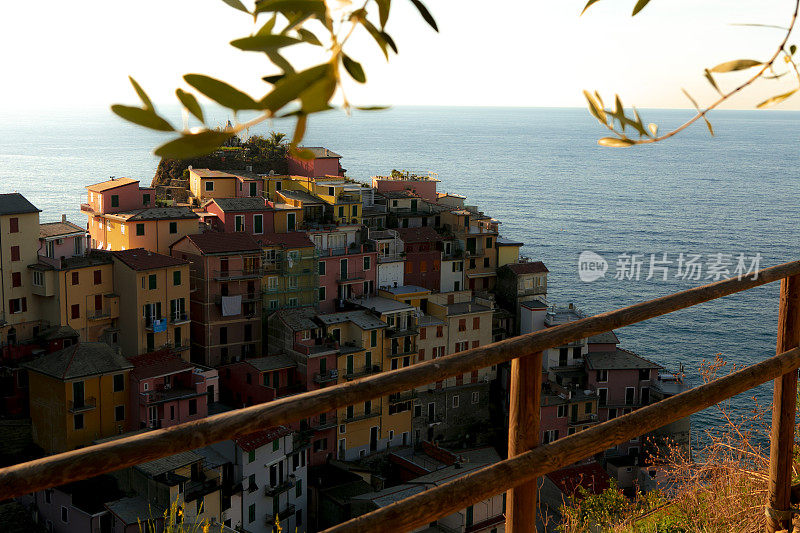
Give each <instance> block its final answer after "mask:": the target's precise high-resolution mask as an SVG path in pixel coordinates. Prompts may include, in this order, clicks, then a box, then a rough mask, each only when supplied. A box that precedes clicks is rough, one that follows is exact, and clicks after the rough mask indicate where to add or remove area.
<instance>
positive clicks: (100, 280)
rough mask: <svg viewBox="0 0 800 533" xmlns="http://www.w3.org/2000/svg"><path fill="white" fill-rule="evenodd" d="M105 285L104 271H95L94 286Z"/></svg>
mask: <svg viewBox="0 0 800 533" xmlns="http://www.w3.org/2000/svg"><path fill="white" fill-rule="evenodd" d="M101 283H103V271H102V270H95V271H94V284H95V285H100V284H101Z"/></svg>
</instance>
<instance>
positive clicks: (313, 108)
mask: <svg viewBox="0 0 800 533" xmlns="http://www.w3.org/2000/svg"><path fill="white" fill-rule="evenodd" d="M335 91H336V78H335V77H334V76H333V75H329V76H325V77H324V78H322V79H321V80H319V81H316V82H314V83H313V84H312V85H311V87H309V88H308V89H306V90H304V91H303V92H302V93H301V94H300V102H301V103H302V109H303V112H304V113H317V112H319V111H327V110H328V109H331V106H330V105H329V103H328V102H330V100H331V97H332V96H333V93H334V92H335Z"/></svg>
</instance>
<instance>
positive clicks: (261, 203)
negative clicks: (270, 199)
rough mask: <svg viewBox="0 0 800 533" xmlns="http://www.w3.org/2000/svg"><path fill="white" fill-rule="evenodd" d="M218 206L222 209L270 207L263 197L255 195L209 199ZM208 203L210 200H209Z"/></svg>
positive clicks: (235, 209)
mask: <svg viewBox="0 0 800 533" xmlns="http://www.w3.org/2000/svg"><path fill="white" fill-rule="evenodd" d="M211 202H214V203H215V204H217V206H219V208H220V209H221V210H222V211H269V210H272V208H271V207H270V206H269V205H267V200H266V199H265V198H259V197H257V196H251V197H245V198H214V199H213V200H211ZM209 203H210V202H209Z"/></svg>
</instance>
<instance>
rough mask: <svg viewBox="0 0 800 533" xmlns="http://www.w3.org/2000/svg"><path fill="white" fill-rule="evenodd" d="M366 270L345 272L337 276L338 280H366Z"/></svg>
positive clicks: (342, 281) (346, 281) (343, 281)
mask: <svg viewBox="0 0 800 533" xmlns="http://www.w3.org/2000/svg"><path fill="white" fill-rule="evenodd" d="M364 279H365V278H364V272H345V273H344V274H339V275H338V276H336V281H338V282H339V283H353V282H356V281H364Z"/></svg>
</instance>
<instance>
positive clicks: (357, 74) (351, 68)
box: [342, 52, 367, 83]
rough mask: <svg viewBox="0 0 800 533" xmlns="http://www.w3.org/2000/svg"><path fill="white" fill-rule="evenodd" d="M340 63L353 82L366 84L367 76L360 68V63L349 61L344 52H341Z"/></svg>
mask: <svg viewBox="0 0 800 533" xmlns="http://www.w3.org/2000/svg"><path fill="white" fill-rule="evenodd" d="M342 63H343V64H344V68H345V70H347V73H348V74H350V76H352V77H353V79H354V80H356V81H357V82H358V83H366V81H367V76H366V75H365V74H364V69H363V68H361V63H359V62H358V61H354V60H352V59H350V57H348V55H347V54H345V53H344V52H342Z"/></svg>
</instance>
